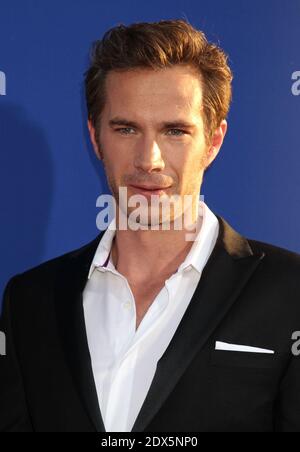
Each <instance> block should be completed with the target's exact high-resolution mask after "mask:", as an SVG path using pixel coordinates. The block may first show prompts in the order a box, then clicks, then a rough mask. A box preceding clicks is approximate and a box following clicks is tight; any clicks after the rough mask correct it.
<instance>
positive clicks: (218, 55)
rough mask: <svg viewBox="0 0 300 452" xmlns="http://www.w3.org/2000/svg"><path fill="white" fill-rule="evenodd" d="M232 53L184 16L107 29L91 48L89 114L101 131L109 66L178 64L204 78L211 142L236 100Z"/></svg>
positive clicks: (87, 76)
mask: <svg viewBox="0 0 300 452" xmlns="http://www.w3.org/2000/svg"><path fill="white" fill-rule="evenodd" d="M227 59H228V56H227V55H226V54H225V52H224V51H223V50H222V49H221V48H220V47H218V46H217V45H215V44H212V43H209V42H208V41H207V39H206V37H205V35H204V33H203V32H202V31H199V30H196V29H195V28H194V27H193V26H192V25H190V24H189V23H188V22H186V21H184V20H181V19H179V20H162V21H159V22H153V23H144V22H142V23H136V24H132V25H130V26H125V25H122V24H120V25H118V26H116V27H114V28H111V29H110V30H108V31H107V32H106V33H105V34H104V36H103V38H102V39H101V40H99V41H96V42H94V43H93V45H92V49H91V64H90V67H89V69H88V70H87V71H86V72H85V74H84V75H85V92H86V102H87V110H88V117H89V119H90V120H91V122H92V124H93V126H94V127H95V129H96V130H97V126H100V118H101V112H102V110H103V108H104V105H105V79H106V75H107V74H108V72H109V71H113V70H117V71H122V70H130V69H135V68H152V69H159V68H166V67H171V66H173V65H175V64H187V65H190V66H192V67H194V68H195V69H196V70H197V72H198V73H199V75H200V77H201V80H202V89H203V121H204V128H205V138H206V143H207V144H209V143H210V141H211V138H212V136H213V133H214V131H215V130H216V128H217V127H218V126H219V125H220V123H221V121H222V120H223V119H225V118H226V117H227V114H228V111H229V107H230V103H231V100H232V88H231V81H232V79H233V75H232V71H231V69H230V68H229V66H228V64H227Z"/></svg>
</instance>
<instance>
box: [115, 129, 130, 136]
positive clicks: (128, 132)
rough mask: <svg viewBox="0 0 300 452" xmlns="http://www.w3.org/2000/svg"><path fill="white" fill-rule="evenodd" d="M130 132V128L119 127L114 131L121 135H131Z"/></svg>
mask: <svg viewBox="0 0 300 452" xmlns="http://www.w3.org/2000/svg"><path fill="white" fill-rule="evenodd" d="M130 130H133V131H134V129H133V128H132V127H121V128H119V129H115V131H116V132H119V133H120V134H121V135H131V133H130Z"/></svg>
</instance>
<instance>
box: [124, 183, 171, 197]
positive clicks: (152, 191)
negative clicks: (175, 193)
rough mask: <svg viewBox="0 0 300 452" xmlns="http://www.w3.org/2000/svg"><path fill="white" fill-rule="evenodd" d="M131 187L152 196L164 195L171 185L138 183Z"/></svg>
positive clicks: (142, 193)
mask: <svg viewBox="0 0 300 452" xmlns="http://www.w3.org/2000/svg"><path fill="white" fill-rule="evenodd" d="M130 187H131V188H132V189H133V191H136V192H137V193H139V194H141V195H144V196H151V195H162V194H164V193H165V192H166V191H167V190H168V189H169V188H171V186H169V187H155V186H149V187H146V186H138V185H130Z"/></svg>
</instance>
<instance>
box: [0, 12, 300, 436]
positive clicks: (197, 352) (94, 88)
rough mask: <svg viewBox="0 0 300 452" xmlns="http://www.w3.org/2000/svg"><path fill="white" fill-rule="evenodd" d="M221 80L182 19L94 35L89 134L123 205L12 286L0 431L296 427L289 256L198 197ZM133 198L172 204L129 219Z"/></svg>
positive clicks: (216, 56)
mask: <svg viewBox="0 0 300 452" xmlns="http://www.w3.org/2000/svg"><path fill="white" fill-rule="evenodd" d="M231 81H232V73H231V71H230V68H229V67H228V65H227V57H226V55H225V53H224V52H223V51H222V50H221V49H220V48H219V47H217V46H215V45H213V44H210V43H208V42H207V40H206V38H205V36H204V34H203V33H202V32H200V31H197V30H195V29H194V28H193V27H192V26H191V25H189V24H188V23H186V22H184V21H182V20H177V21H176V20H174V21H161V22H158V23H140V24H134V25H131V26H129V27H125V26H123V25H120V26H118V27H116V28H114V29H112V30H110V31H109V32H107V33H106V34H105V36H104V37H103V39H102V40H101V41H99V42H96V43H95V45H94V51H93V55H92V62H91V66H90V68H89V70H88V71H87V73H86V79H85V82H86V96H87V106H88V128H89V132H90V137H91V141H92V143H93V146H94V149H95V152H96V153H97V155H98V157H99V159H101V160H102V161H103V164H104V167H105V171H106V175H107V179H108V182H109V186H110V188H111V191H112V194H113V196H114V199H115V200H116V205H117V207H118V208H117V209H116V212H115V213H116V216H115V218H114V219H113V221H112V222H111V223H110V225H109V227H107V228H106V230H105V231H102V232H101V233H100V234H99V235H98V237H96V239H95V240H93V241H92V242H91V243H89V244H87V245H86V246H84V247H82V248H80V249H78V250H76V251H73V252H70V253H67V254H65V255H63V256H60V257H58V258H56V259H53V260H51V261H48V262H46V263H43V264H42V265H40V266H38V267H36V268H34V269H31V270H28V271H27V272H25V273H23V274H21V275H17V276H15V277H14V278H12V279H11V280H10V281H9V283H8V285H7V288H6V291H5V300H4V313H3V319H2V322H3V324H2V329H3V330H4V331H5V333H6V339H7V354H6V356H5V357H2V358H1V361H0V365H1V373H0V400H1V404H0V430H2V431H87V432H89V431H90V432H91V431H98V432H104V431H107V432H114V431H120V432H121V431H122V432H131V431H132V432H142V431H144V432H151V431H152V432H205V431H206V432H210V431H224V432H234V431H236V432H242V431H255V432H277V431H300V373H299V370H300V363H299V359H298V358H297V356H296V353H294V354H293V353H292V351H291V350H292V345H293V344H292V335H294V334H295V332H296V331H297V330H299V329H300V303H299V294H300V282H299V270H300V257H299V255H297V254H296V253H292V252H290V251H287V250H285V249H281V248H278V247H275V246H273V245H271V244H267V243H262V242H258V241H255V240H250V239H248V240H247V239H246V238H245V237H243V236H241V235H240V234H239V233H238V232H236V231H235V230H234V229H233V228H232V227H231V226H230V225H229V224H228V223H227V222H226V220H225V219H224V218H222V217H220V216H218V215H215V214H214V213H213V212H212V211H211V210H210V209H209V207H208V206H207V205H206V204H205V203H204V202H203V201H199V195H200V189H201V184H202V180H203V174H204V172H205V170H206V169H207V167H208V166H209V165H210V164H211V163H212V162H213V160H214V159H215V158H216V156H217V154H218V152H219V150H220V148H221V146H222V143H223V139H224V137H225V134H226V130H227V122H226V117H227V113H228V110H229V105H230V101H231ZM120 189H123V190H124V189H125V190H126V191H125V192H124V191H123V192H122V191H120ZM124 193H125V195H124ZM136 196H143V199H146V200H147V201H150V200H151V201H152V200H154V199H157V198H159V200H164V202H166V200H171V199H172V200H173V201H174V203H173V209H172V211H169V212H168V211H167V214H166V213H165V212H164V211H163V209H161V208H160V206H158V208H157V205H153V206H152V204H151V203H150V204H149V203H148V204H147V205H146V206H145V205H144V206H142V209H141V211H140V213H141V215H140V217H139V219H136V221H134V220H133V219H132V218H133V216H132V214H134V208H133V203H132V200H135V199H136V198H135V197H136ZM185 197H187V199H188V201H189V202H188V204H184V203H183V202H182V200H183V199H184V198H185ZM183 217H184V219H185V220H186V221H185V222H184V225H183V224H182V227H181V228H180V227H175V224H177V225H178V224H179V223H178V220H180V219H182V218H183ZM124 218H125V220H128V221H127V223H126V226H127V227H126V228H121V227H120V224H121V221H122V222H124ZM168 221H169V226H170V227H169V228H165V229H164V228H163V225H166V224H168ZM136 225H138V226H140V227H139V228H136ZM149 225H150V226H151V228H149V227H148V226H149ZM153 226H154V227H153ZM147 227H148V228H147ZM152 227H153V228H152ZM191 231H195V233H194V235H193V240H190V239H188V236H191V234H188V233H189V232H191ZM294 349H295V347H294Z"/></svg>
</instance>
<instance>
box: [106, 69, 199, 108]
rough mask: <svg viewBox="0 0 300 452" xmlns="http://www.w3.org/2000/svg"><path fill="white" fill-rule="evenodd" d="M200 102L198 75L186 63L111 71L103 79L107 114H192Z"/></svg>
mask: <svg viewBox="0 0 300 452" xmlns="http://www.w3.org/2000/svg"><path fill="white" fill-rule="evenodd" d="M201 105H202V84H201V78H200V74H199V73H197V72H196V70H195V69H193V68H191V67H190V66H183V65H177V66H174V67H171V68H166V69H157V70H154V69H144V68H143V69H134V70H128V71H111V72H110V73H109V74H108V76H107V79H106V110H107V112H108V113H110V114H111V115H115V114H116V115H126V113H127V115H128V113H134V112H135V113H137V112H139V113H142V114H143V117H147V114H149V115H154V114H155V115H158V114H159V115H160V114H161V115H162V116H166V115H168V116H169V115H170V114H171V113H172V114H174V113H176V112H178V113H180V114H186V115H190V116H191V115H194V116H195V115H200V107H201Z"/></svg>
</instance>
